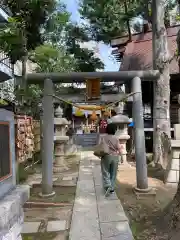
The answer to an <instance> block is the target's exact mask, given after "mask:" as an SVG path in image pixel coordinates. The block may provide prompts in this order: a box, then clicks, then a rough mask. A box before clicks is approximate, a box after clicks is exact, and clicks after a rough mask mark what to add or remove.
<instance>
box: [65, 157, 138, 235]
mask: <svg viewBox="0 0 180 240" xmlns="http://www.w3.org/2000/svg"><path fill="white" fill-rule="evenodd" d="M86 155H87V157H85V158H82V160H81V162H80V170H79V178H78V183H77V190H76V199H75V203H74V208H73V216H72V222H71V229H70V236H69V240H133V239H134V238H133V236H132V233H131V230H130V227H129V224H128V219H127V217H126V215H125V213H124V210H123V207H122V205H121V203H120V201H119V199H118V198H117V196H116V194H115V195H114V196H111V197H109V198H105V197H104V193H103V188H102V176H101V171H100V161H99V160H98V159H95V157H94V156H93V155H92V153H89V155H88V152H87V153H86Z"/></svg>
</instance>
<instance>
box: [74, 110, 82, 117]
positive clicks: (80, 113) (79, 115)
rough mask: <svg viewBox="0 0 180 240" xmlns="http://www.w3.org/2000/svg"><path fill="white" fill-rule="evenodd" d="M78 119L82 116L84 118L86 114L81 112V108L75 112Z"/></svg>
mask: <svg viewBox="0 0 180 240" xmlns="http://www.w3.org/2000/svg"><path fill="white" fill-rule="evenodd" d="M74 115H75V116H76V117H82V116H84V112H83V111H81V110H80V109H79V108H77V109H76V110H75V114H74Z"/></svg>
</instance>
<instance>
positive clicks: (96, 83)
mask: <svg viewBox="0 0 180 240" xmlns="http://www.w3.org/2000/svg"><path fill="white" fill-rule="evenodd" d="M86 95H87V100H91V99H99V98H100V95H101V80H100V79H99V78H92V79H87V80H86Z"/></svg>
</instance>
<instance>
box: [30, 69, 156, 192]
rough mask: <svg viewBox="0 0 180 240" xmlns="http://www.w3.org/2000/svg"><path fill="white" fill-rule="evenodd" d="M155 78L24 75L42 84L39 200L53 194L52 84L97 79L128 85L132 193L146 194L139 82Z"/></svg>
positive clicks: (143, 74) (145, 74) (147, 74)
mask: <svg viewBox="0 0 180 240" xmlns="http://www.w3.org/2000/svg"><path fill="white" fill-rule="evenodd" d="M158 77H159V72H158V71H156V70H150V71H129V72H127V71H122V72H89V73H88V72H87V73H86V72H71V73H32V74H28V75H27V83H28V84H42V83H44V94H43V102H42V108H43V117H42V136H43V138H42V196H44V197H50V196H53V195H54V194H55V193H54V192H53V180H52V175H53V151H54V107H53V94H54V92H53V83H77V82H78V83H83V82H85V81H86V80H87V79H97V78H99V79H101V81H102V82H112V81H113V82H120V83H125V82H127V81H132V82H131V86H132V89H131V90H132V92H133V93H135V94H134V95H133V120H134V124H135V159H136V182H137V187H136V190H137V191H140V192H148V191H149V187H148V177H147V164H146V149H145V135H144V119H143V103H142V90H141V80H142V81H155V80H156V79H157V78H158Z"/></svg>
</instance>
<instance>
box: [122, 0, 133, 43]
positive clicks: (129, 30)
mask: <svg viewBox="0 0 180 240" xmlns="http://www.w3.org/2000/svg"><path fill="white" fill-rule="evenodd" d="M124 10H125V14H127V12H128V6H127V2H126V1H124ZM127 30H128V35H129V41H130V42H131V41H132V33H131V27H130V22H129V20H127Z"/></svg>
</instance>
